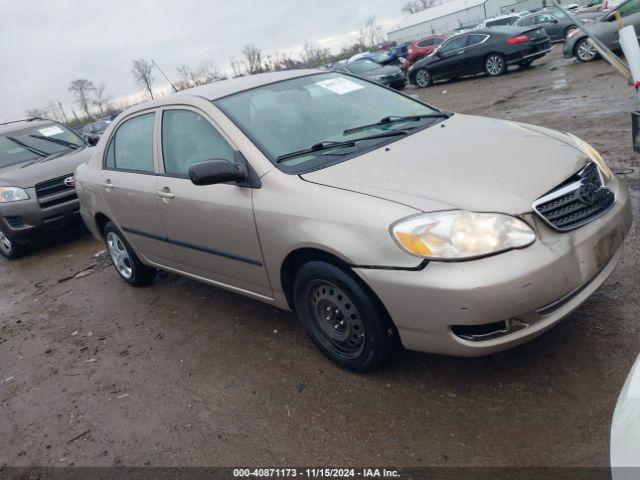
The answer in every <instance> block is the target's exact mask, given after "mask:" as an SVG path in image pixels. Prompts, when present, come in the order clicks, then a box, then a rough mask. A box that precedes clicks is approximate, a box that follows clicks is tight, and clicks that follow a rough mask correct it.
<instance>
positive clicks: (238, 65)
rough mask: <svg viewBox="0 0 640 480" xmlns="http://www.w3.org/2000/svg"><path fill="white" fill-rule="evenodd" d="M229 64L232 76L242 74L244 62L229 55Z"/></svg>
mask: <svg viewBox="0 0 640 480" xmlns="http://www.w3.org/2000/svg"><path fill="white" fill-rule="evenodd" d="M229 66H230V67H231V71H232V72H233V78H238V77H242V76H243V75H244V71H245V68H244V62H243V61H242V60H238V59H237V58H236V57H229Z"/></svg>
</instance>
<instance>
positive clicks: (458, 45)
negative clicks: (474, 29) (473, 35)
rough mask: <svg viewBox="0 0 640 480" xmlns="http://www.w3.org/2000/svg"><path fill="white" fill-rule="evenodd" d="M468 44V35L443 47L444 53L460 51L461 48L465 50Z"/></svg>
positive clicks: (452, 40) (450, 41) (455, 39)
mask: <svg viewBox="0 0 640 480" xmlns="http://www.w3.org/2000/svg"><path fill="white" fill-rule="evenodd" d="M466 43H467V37H466V35H463V36H460V37H455V38H452V39H451V40H449V41H448V42H446V43H445V44H444V45H442V47H441V48H442V53H448V52H453V51H454V50H458V49H460V48H464V46H465V45H466Z"/></svg>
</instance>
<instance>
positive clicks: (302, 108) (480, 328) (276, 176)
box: [76, 70, 631, 371]
mask: <svg viewBox="0 0 640 480" xmlns="http://www.w3.org/2000/svg"><path fill="white" fill-rule="evenodd" d="M95 150H96V151H95V154H94V155H93V156H92V158H91V160H90V161H89V162H88V163H87V164H86V165H82V166H80V167H79V168H78V169H77V173H76V179H77V188H78V196H79V198H80V202H81V214H82V216H83V218H84V220H85V222H86V223H87V225H88V227H89V228H90V229H91V231H92V232H93V233H94V235H95V236H96V237H97V238H100V239H102V240H103V241H104V242H106V245H107V248H108V251H109V254H110V255H111V259H112V261H113V263H114V265H115V267H116V270H117V272H118V274H119V275H120V276H121V277H122V278H123V279H124V280H125V281H126V282H128V283H130V284H132V285H144V284H147V283H150V282H151V281H152V280H153V278H154V274H155V271H156V269H162V270H167V271H170V272H175V273H178V274H181V275H186V276H188V277H191V278H194V279H196V280H200V281H203V282H206V283H209V284H211V285H216V286H219V287H222V288H226V289H228V290H231V291H233V292H237V293H240V294H243V295H246V296H249V297H251V298H254V299H257V300H260V301H263V302H266V303H268V304H271V305H275V306H277V307H280V308H283V309H288V310H292V311H295V313H296V314H297V316H298V318H299V319H300V322H301V324H302V326H303V327H304V329H305V330H306V331H307V332H308V335H309V337H310V339H311V340H312V341H313V342H314V343H315V344H316V345H317V346H318V348H319V349H320V350H321V351H322V352H323V353H324V354H325V355H326V356H328V357H329V358H330V359H331V360H333V361H334V362H335V363H337V364H338V365H340V366H342V367H344V368H347V369H351V370H355V371H369V370H372V369H375V368H376V367H379V366H380V365H382V364H383V363H384V362H385V361H386V360H387V359H388V358H389V357H390V356H391V355H392V354H393V353H394V352H395V351H398V350H399V348H398V347H400V346H404V347H405V348H408V349H412V350H420V351H425V352H434V353H441V354H447V355H466V356H474V355H485V354H490V353H493V352H497V351H500V350H503V349H505V348H509V347H512V346H515V345H518V344H521V343H523V342H525V341H527V340H529V339H531V338H533V337H535V336H537V335H540V334H541V333H542V332H544V331H545V330H547V329H549V328H551V327H552V326H553V325H555V324H556V323H557V322H559V321H560V320H561V319H562V318H563V317H565V316H566V315H567V314H569V313H570V312H571V311H572V310H574V309H576V308H577V307H578V306H579V305H580V304H581V303H582V302H584V301H585V300H586V299H587V298H588V297H589V295H591V294H592V293H593V292H594V291H595V290H596V289H597V288H598V287H599V286H600V285H601V284H602V282H604V281H605V279H606V278H607V277H608V276H609V274H610V273H611V271H612V270H613V269H614V267H615V265H616V263H617V262H618V260H619V259H620V257H621V255H622V244H623V239H624V237H625V235H626V234H627V232H628V230H629V227H630V224H631V210H630V204H629V195H628V192H627V188H626V187H625V185H624V183H622V182H620V181H618V179H617V178H616V177H615V176H614V175H613V174H612V173H611V171H610V170H609V168H607V165H606V164H605V162H604V161H603V159H602V158H601V157H600V155H599V154H598V152H596V151H595V150H594V149H593V148H592V147H591V146H589V145H588V144H587V143H585V142H584V141H582V140H580V139H578V138H576V137H575V136H573V135H570V134H567V133H560V132H555V131H552V130H548V129H545V128H541V127H536V126H532V125H525V124H522V123H514V122H508V121H502V120H495V119H490V118H482V117H476V116H469V115H462V114H451V113H447V112H442V111H440V110H438V109H436V108H434V107H431V106H429V105H426V104H424V103H422V102H420V101H417V100H415V99H413V98H411V97H409V96H405V95H403V94H401V93H398V92H396V91H393V90H391V89H388V88H385V87H383V86H381V85H379V84H376V83H374V82H370V81H367V80H364V79H361V78H358V77H354V76H350V75H347V74H341V73H336V72H325V71H316V70H298V71H288V72H277V73H268V74H262V75H255V76H250V77H245V78H239V79H233V80H227V81H222V82H217V83H214V84H210V85H206V86H202V87H198V88H195V89H192V90H185V91H182V92H180V93H178V94H175V95H169V96H166V97H163V98H161V99H157V100H154V101H151V102H148V103H144V104H141V105H138V106H135V107H133V108H131V109H129V110H127V111H126V112H124V113H122V114H121V115H120V116H119V117H118V118H117V119H116V120H115V121H114V122H113V123H112V125H110V126H109V128H108V129H107V131H106V132H105V133H104V135H103V136H102V137H101V139H100V142H99V143H98V146H97V147H96V149H95ZM212 308H215V305H212Z"/></svg>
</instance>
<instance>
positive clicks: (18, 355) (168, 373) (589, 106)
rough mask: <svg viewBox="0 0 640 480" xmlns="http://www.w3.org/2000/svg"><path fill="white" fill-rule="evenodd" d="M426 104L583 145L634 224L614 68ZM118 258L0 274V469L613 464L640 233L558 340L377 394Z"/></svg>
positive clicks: (42, 251)
mask: <svg viewBox="0 0 640 480" xmlns="http://www.w3.org/2000/svg"><path fill="white" fill-rule="evenodd" d="M410 93H417V94H419V95H420V96H421V97H422V98H423V99H425V100H427V101H429V102H431V103H433V104H434V105H437V106H440V107H442V108H445V109H450V110H453V111H457V112H464V113H473V114H480V115H489V116H495V117H500V118H505V119H513V120H519V121H525V122H530V123H535V124H539V125H544V126H547V127H550V128H555V129H559V130H565V131H570V132H572V133H575V134H577V135H579V136H581V137H583V138H585V139H586V140H588V141H590V142H592V143H593V144H594V145H595V146H596V148H598V149H599V150H600V151H601V152H602V153H603V155H604V156H605V157H606V160H607V161H608V162H609V163H610V165H611V166H612V167H613V169H614V170H615V171H616V172H618V173H619V174H620V175H621V177H623V178H624V179H626V181H627V182H628V184H629V186H630V188H631V189H632V191H633V199H634V211H635V212H636V215H637V213H638V208H639V201H640V195H639V191H640V180H639V178H640V177H639V170H640V168H639V167H640V165H639V161H638V159H640V156H638V155H637V154H635V153H633V151H632V149H631V135H630V118H629V112H630V111H632V110H633V109H634V108H635V106H636V105H635V101H634V99H633V94H632V90H631V89H630V87H628V86H627V85H626V84H625V82H624V80H623V79H622V78H621V77H620V76H619V75H617V74H616V73H614V72H613V71H612V69H611V68H610V67H608V65H606V64H605V63H604V62H602V61H599V62H595V63H592V64H588V65H580V64H574V63H573V62H571V61H568V60H565V59H563V58H562V57H561V55H560V52H559V47H556V48H555V49H554V52H553V53H552V54H550V55H548V56H547V57H546V58H545V59H543V60H542V61H538V62H537V63H536V64H535V65H534V67H533V68H531V69H529V70H520V71H518V70H517V69H514V70H513V71H510V72H509V73H508V74H507V75H505V76H504V77H501V78H496V79H488V78H483V77H478V78H475V79H468V80H462V81H457V82H448V83H444V84H437V85H435V86H432V87H430V88H428V89H423V90H414V91H411V92H410ZM461 141H464V139H461ZM496 142H499V139H496ZM424 153H425V155H428V152H424ZM534 168H535V166H534ZM523 175H526V172H523ZM103 248H104V247H103V246H102V245H101V244H100V243H98V242H97V241H95V240H94V239H92V238H91V237H90V236H89V235H88V234H86V233H83V232H82V231H69V232H67V233H66V235H64V236H63V237H61V238H56V239H52V240H51V241H50V242H48V244H46V245H43V246H41V247H39V248H37V249H36V250H35V251H34V252H33V253H32V254H31V255H29V256H27V257H25V258H23V259H21V260H19V261H16V262H12V263H9V262H7V261H4V260H0V382H1V383H0V405H2V409H1V411H2V414H1V415H0V432H2V433H3V434H2V435H1V436H0V465H42V466H61V465H91V466H110V465H175V466H187V465H225V466H245V465H262V466H264V465H269V466H274V465H280V466H281V465H320V466H327V465H336V466H345V465H380V466H385V465H386V466H389V465H396V466H417V465H482V466H494V465H503V466H507V465H509V466H524V465H539V466H541V465H600V466H602V465H607V464H608V461H609V428H610V423H611V415H612V413H613V409H614V406H615V402H616V399H617V396H618V393H619V391H620V389H621V387H622V384H623V382H624V379H625V377H626V375H627V373H628V371H629V368H630V367H631V365H632V363H633V361H634V359H635V357H636V355H637V354H638V353H639V352H640V327H639V323H638V319H639V318H640V291H639V289H640V287H639V285H640V281H639V278H640V274H639V270H638V259H639V258H640V242H639V240H638V222H636V223H635V224H634V227H633V230H632V233H631V236H630V238H629V239H628V240H627V249H626V253H625V255H624V257H623V259H622V261H621V263H620V264H619V265H618V267H617V268H616V270H615V272H614V273H613V275H612V276H611V278H610V279H609V280H608V281H607V282H606V283H605V284H604V286H603V287H602V288H601V289H600V290H599V291H598V292H597V293H596V294H595V295H593V297H592V298H591V299H590V300H589V301H587V302H586V303H585V304H584V306H582V307H581V308H580V309H579V310H578V311H576V312H575V313H574V314H572V315H571V316H570V317H569V318H568V319H567V320H566V321H564V322H563V323H561V324H560V325H559V326H557V327H556V328H554V329H552V330H551V331H549V332H548V333H546V334H545V335H543V336H542V337H540V338H538V339H536V340H534V341H532V342H530V343H528V344H526V345H524V346H522V347H519V348H516V349H513V350H511V351H507V352H504V353H501V354H498V355H493V356H490V357H485V358H476V359H461V358H447V357H441V356H435V355H427V354H419V353H410V352H407V353H405V354H403V355H402V356H401V357H399V358H398V359H397V360H395V361H394V362H393V363H392V364H391V365H389V366H388V367H386V368H385V369H384V370H382V371H380V372H378V373H376V374H373V375H368V376H360V375H355V374H351V373H347V372H344V371H342V370H340V369H338V368H336V367H334V366H333V365H332V364H330V363H329V362H328V361H327V360H325V359H324V358H323V357H322V356H321V355H320V354H319V353H318V352H317V351H316V350H315V348H314V347H313V346H312V345H311V343H310V342H309V341H308V340H307V339H306V338H305V336H304V335H303V334H302V332H301V330H300V328H299V327H298V325H297V323H296V319H295V318H294V316H293V315H292V314H290V313H287V312H284V311H279V310H277V309H275V308H271V307H269V306H265V305H263V304H261V303H258V302H256V301H252V300H248V299H246V298H243V297H241V296H237V295H234V294H231V293H227V292H225V291H222V290H220V289H217V288H214V287H211V286H207V285H203V284H200V283H197V282H195V281H191V280H187V279H185V278H180V277H177V276H174V275H162V276H160V277H159V278H158V279H157V281H156V282H155V285H153V286H151V287H148V288H143V289H134V288H131V287H129V286H127V285H126V284H125V283H124V282H122V281H121V280H120V279H119V278H118V277H117V275H116V273H115V271H114V270H113V269H112V267H111V266H110V265H109V264H108V261H107V260H106V259H104V257H100V256H98V257H95V254H96V253H97V252H99V251H101V250H103ZM86 269H89V270H88V271H87V272H86V273H84V274H82V275H80V276H79V277H80V278H71V279H69V277H71V276H73V275H75V274H76V273H78V272H83V271H85V270H86ZM83 275H86V276H83Z"/></svg>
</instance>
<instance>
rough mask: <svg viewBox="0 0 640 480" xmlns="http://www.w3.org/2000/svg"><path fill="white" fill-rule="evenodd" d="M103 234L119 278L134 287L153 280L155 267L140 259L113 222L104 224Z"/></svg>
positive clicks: (147, 283)
mask: <svg viewBox="0 0 640 480" xmlns="http://www.w3.org/2000/svg"><path fill="white" fill-rule="evenodd" d="M103 234H104V241H105V245H106V247H107V252H108V253H109V257H110V258H111V262H112V263H113V266H114V267H115V269H116V272H118V275H120V278H122V279H123V280H124V281H125V282H127V283H128V284H129V285H133V286H134V287H142V286H144V285H149V284H150V283H151V282H153V279H154V278H155V276H156V269H155V268H151V267H148V266H146V265H144V264H143V263H142V262H141V261H140V259H139V258H138V256H137V255H136V253H135V252H134V250H133V248H131V245H129V243H128V242H127V240H126V239H125V238H124V235H122V233H120V230H118V228H117V227H116V226H115V225H114V224H113V223H111V222H107V223H106V224H105V226H104V230H103ZM112 242H113V243H112ZM125 254H126V257H125V256H124V255H125Z"/></svg>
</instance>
